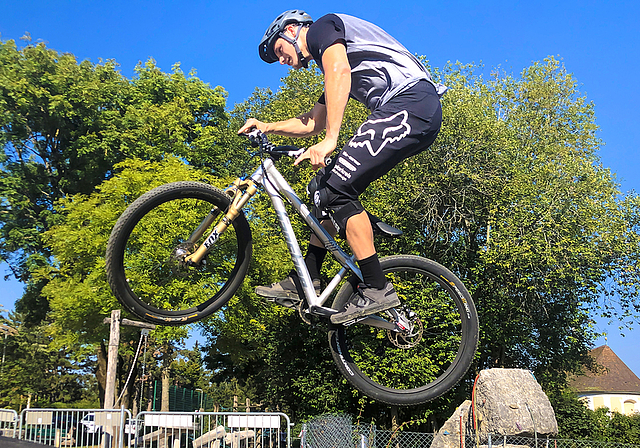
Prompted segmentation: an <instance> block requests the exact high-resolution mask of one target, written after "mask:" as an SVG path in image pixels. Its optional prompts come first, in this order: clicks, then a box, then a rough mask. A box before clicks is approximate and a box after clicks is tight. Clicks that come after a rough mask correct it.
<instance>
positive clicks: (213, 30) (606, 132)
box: [0, 0, 640, 376]
mask: <svg viewBox="0 0 640 448" xmlns="http://www.w3.org/2000/svg"><path fill="white" fill-rule="evenodd" d="M295 8H301V9H305V10H306V11H307V12H309V13H310V14H311V15H312V17H314V18H317V17H320V16H321V15H323V14H325V13H328V12H341V13H346V14H352V15H356V16H359V17H361V18H363V19H366V20H369V21H372V22H374V23H376V24H378V25H379V26H381V27H382V28H384V29H386V30H387V31H388V32H390V33H391V34H392V35H393V36H394V37H396V38H397V39H398V40H400V41H401V42H402V43H403V44H405V46H406V47H407V48H409V50H411V51H412V52H414V53H417V54H420V55H425V56H426V57H427V58H428V59H429V61H430V64H431V65H432V66H434V67H443V66H444V65H445V64H446V63H447V62H448V61H451V62H455V61H460V62H463V63H471V62H474V63H483V64H484V66H485V67H486V69H487V70H486V71H487V72H488V71H489V70H490V69H492V68H495V67H501V68H502V69H503V70H505V71H507V72H510V73H513V74H518V73H519V72H520V71H521V70H522V69H524V68H526V67H528V66H529V65H531V63H532V62H534V61H540V60H542V59H544V58H545V57H547V56H550V55H553V56H556V57H558V58H560V59H561V60H562V61H563V62H564V64H565V66H566V68H567V70H568V71H569V72H571V73H573V75H574V76H575V79H576V80H577V82H578V83H579V89H580V91H581V92H582V94H584V95H586V96H587V98H588V100H589V101H592V102H593V103H594V104H595V111H596V117H597V124H598V125H599V126H600V138H601V139H602V140H603V141H604V142H605V145H604V146H603V147H602V150H601V151H600V158H601V161H602V164H603V166H605V167H609V168H610V169H611V171H612V172H614V173H616V176H617V179H618V181H619V182H620V185H621V189H622V191H623V192H628V191H630V190H635V191H638V190H640V179H638V178H637V177H636V174H637V171H638V156H637V154H636V153H637V149H638V145H639V143H640V118H638V112H637V105H638V104H639V103H640V89H639V88H638V87H637V84H638V81H637V77H638V73H639V72H640V70H639V69H640V62H639V61H640V32H639V31H640V29H639V27H638V25H637V17H638V16H639V14H640V2H638V1H637V0H635V1H612V2H601V1H593V0H586V1H585V0H583V1H575V0H569V1H562V2H558V1H548V0H540V1H538V2H514V1H512V0H511V1H485V2H471V1H462V0H460V1H444V2H442V1H441V2H430V1H425V0H419V1H404V2H389V1H378V0H368V1H366V2H365V1H362V0H359V1H352V0H342V1H333V0H325V1H322V2H308V3H306V4H305V3H303V2H294V3H292V2H290V1H289V0H286V1H283V2H275V1H244V2H238V1H236V2H229V1H226V0H225V1H188V0H183V1H179V2H178V1H161V0H156V1H153V2H150V1H136V0H130V1H126V2H125V1H120V0H112V1H86V0H85V1H60V0H47V1H44V0H39V1H32V0H19V1H18V0H5V1H4V2H2V4H0V38H1V39H2V40H8V39H15V40H18V39H19V38H20V37H22V36H23V35H25V33H27V32H28V33H30V35H31V37H32V39H33V41H40V40H41V41H44V42H46V43H47V44H48V46H49V47H51V48H53V49H55V50H57V51H59V52H69V53H73V54H75V55H76V57H77V58H78V59H79V60H82V59H89V60H91V61H93V62H98V61H99V60H100V59H102V60H106V59H115V60H116V61H117V62H118V63H119V64H120V68H121V71H122V73H123V75H125V76H127V77H131V76H133V69H134V67H135V65H136V64H137V63H138V62H139V61H146V60H147V59H148V58H153V59H155V60H156V62H157V64H158V65H159V66H160V67H161V68H162V69H163V70H164V71H169V70H170V69H171V67H172V65H173V64H175V63H177V62H179V63H180V64H181V66H182V69H183V70H184V71H185V72H188V71H189V70H191V69H192V68H193V69H196V70H197V74H198V76H199V77H200V78H201V79H202V80H204V81H205V82H208V83H210V84H211V85H212V86H217V85H220V86H222V87H224V88H225V89H226V90H227V92H228V93H229V98H228V105H229V107H232V106H233V104H235V103H238V102H241V101H243V100H244V99H246V98H247V97H248V96H249V95H250V94H251V92H252V91H253V90H254V88H255V87H272V88H277V87H278V85H279V81H280V78H281V77H283V76H285V75H286V69H285V68H284V67H280V66H278V65H276V64H274V65H272V66H269V65H267V64H264V63H263V62H262V61H261V60H260V59H259V57H258V54H257V43H258V41H259V39H260V37H261V36H262V34H263V32H264V30H265V29H266V27H267V25H268V24H269V23H270V22H271V20H272V19H273V18H275V16H276V15H277V14H279V13H280V12H282V11H284V10H286V9H295ZM0 271H2V272H0V273H1V274H6V273H7V269H6V265H0ZM21 292H22V287H21V286H20V285H19V284H17V283H15V282H12V281H3V280H0V304H2V305H4V306H5V307H6V308H8V309H12V308H13V303H14V301H15V300H16V299H17V298H18V297H19V296H20V295H21ZM599 329H600V330H603V331H604V330H608V331H609V333H610V334H609V336H608V343H609V345H610V346H611V348H612V349H613V350H614V351H615V352H616V353H617V354H618V356H620V357H621V358H622V360H623V361H625V363H626V364H627V365H628V366H629V367H630V368H631V369H632V370H633V371H634V372H635V373H636V374H637V375H639V376H640V354H639V353H640V350H638V345H639V344H638V342H637V341H638V339H640V329H638V328H635V329H634V331H632V332H630V333H627V336H626V337H621V336H620V335H619V332H618V330H617V329H616V326H615V325H614V326H612V327H607V326H606V324H604V323H599ZM602 343H604V339H600V340H598V341H597V342H596V345H600V344H602Z"/></svg>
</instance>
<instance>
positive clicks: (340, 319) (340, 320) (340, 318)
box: [330, 299, 400, 324]
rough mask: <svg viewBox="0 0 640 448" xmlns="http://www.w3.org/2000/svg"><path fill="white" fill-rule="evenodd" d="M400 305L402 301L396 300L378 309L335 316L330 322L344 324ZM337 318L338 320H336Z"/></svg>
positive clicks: (377, 307)
mask: <svg viewBox="0 0 640 448" xmlns="http://www.w3.org/2000/svg"><path fill="white" fill-rule="evenodd" d="M399 305H400V299H397V300H394V301H393V302H391V303H384V304H382V303H381V304H380V305H378V306H376V307H371V308H367V309H366V310H362V311H360V312H355V313H351V314H350V315H349V316H347V317H344V316H337V315H336V314H334V315H333V316H331V318H330V320H331V323H332V324H344V323H345V322H349V321H352V320H354V319H359V318H361V317H366V316H371V315H372V314H376V313H379V312H381V311H386V310H388V309H391V308H395V307H396V306H399ZM334 318H336V319H334Z"/></svg>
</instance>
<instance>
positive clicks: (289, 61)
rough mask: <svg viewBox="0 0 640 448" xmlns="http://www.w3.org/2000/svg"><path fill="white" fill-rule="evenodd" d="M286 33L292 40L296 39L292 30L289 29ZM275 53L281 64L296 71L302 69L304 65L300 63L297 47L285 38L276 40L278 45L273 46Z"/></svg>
mask: <svg viewBox="0 0 640 448" xmlns="http://www.w3.org/2000/svg"><path fill="white" fill-rule="evenodd" d="M285 33H286V34H287V35H289V36H291V37H292V38H293V37H295V34H293V33H292V30H291V29H289V28H287V29H286V30H285ZM273 52H274V53H275V54H276V57H277V58H278V60H279V61H280V64H282V65H288V66H290V67H293V68H295V69H296V70H299V69H301V68H302V64H301V63H300V58H298V53H297V52H296V49H295V47H294V46H293V44H290V43H289V42H287V41H286V40H284V39H283V38H281V37H280V38H278V40H276V43H275V45H274V46H273Z"/></svg>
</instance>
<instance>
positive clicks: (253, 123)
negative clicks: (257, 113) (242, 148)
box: [238, 118, 267, 134]
mask: <svg viewBox="0 0 640 448" xmlns="http://www.w3.org/2000/svg"><path fill="white" fill-rule="evenodd" d="M254 128H258V129H259V130H261V131H262V132H264V133H266V132H267V123H263V122H262V121H258V120H256V119H255V118H249V119H248V120H247V122H246V123H245V124H244V125H243V126H242V127H241V128H240V129H238V134H246V133H247V132H250V131H251V130H252V129H254Z"/></svg>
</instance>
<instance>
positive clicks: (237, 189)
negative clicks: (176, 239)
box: [184, 178, 258, 264]
mask: <svg viewBox="0 0 640 448" xmlns="http://www.w3.org/2000/svg"><path fill="white" fill-rule="evenodd" d="M243 190H244V192H243ZM257 191H258V188H257V187H256V184H255V182H254V181H253V180H252V179H251V178H249V179H247V180H244V181H243V180H241V179H240V178H238V179H236V180H235V181H234V182H233V184H231V185H230V186H229V187H228V188H227V189H226V190H225V193H226V194H228V195H229V196H231V197H232V198H233V199H232V201H231V204H230V205H229V208H228V210H227V212H226V213H225V215H224V216H223V217H222V219H221V220H220V222H219V223H218V224H217V225H216V226H215V227H214V228H213V230H212V231H211V233H210V234H209V236H208V237H207V238H206V239H205V240H204V242H203V243H202V244H201V245H200V247H198V249H197V250H196V251H195V252H194V253H193V254H191V255H189V256H187V257H186V258H185V259H184V261H185V263H187V264H200V262H202V259H203V258H204V257H205V256H206V255H207V253H208V252H209V249H211V247H212V246H213V245H214V244H215V243H216V241H218V239H219V238H220V235H222V234H223V233H224V232H225V230H227V228H229V226H230V225H232V223H233V221H234V220H235V219H236V218H237V217H238V216H239V215H240V214H241V213H242V208H243V207H244V206H245V205H246V204H247V202H249V200H250V199H251V198H252V197H253V196H254V195H255V194H256V192H257ZM220 213H222V210H220V209H219V208H218V207H214V208H213V209H212V210H211V211H210V212H209V214H208V215H207V216H206V218H205V219H204V220H203V221H202V222H201V223H200V225H199V226H198V228H197V229H196V230H194V231H193V233H192V234H191V236H189V238H188V240H187V244H190V245H193V244H195V242H196V241H197V240H198V239H200V237H201V236H202V235H204V233H205V232H206V231H207V229H208V228H209V227H210V226H211V224H213V222H214V221H215V219H216V218H217V217H218V216H219V215H220Z"/></svg>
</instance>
